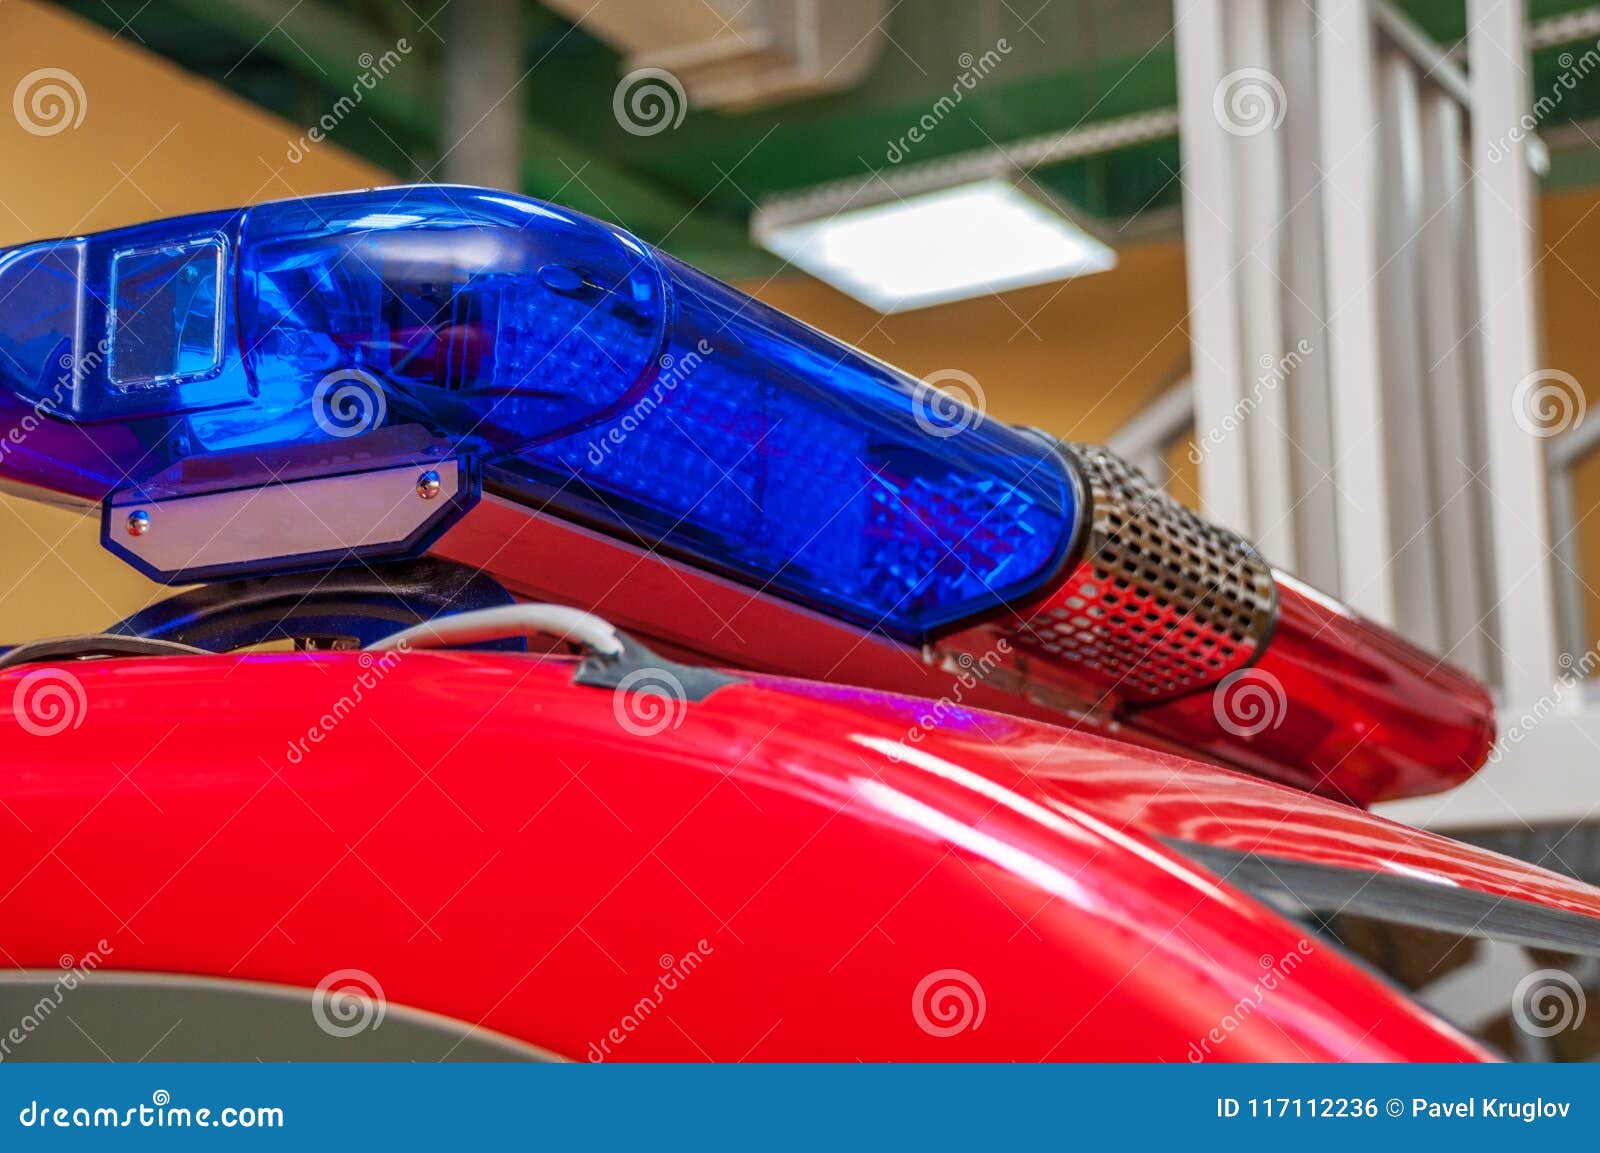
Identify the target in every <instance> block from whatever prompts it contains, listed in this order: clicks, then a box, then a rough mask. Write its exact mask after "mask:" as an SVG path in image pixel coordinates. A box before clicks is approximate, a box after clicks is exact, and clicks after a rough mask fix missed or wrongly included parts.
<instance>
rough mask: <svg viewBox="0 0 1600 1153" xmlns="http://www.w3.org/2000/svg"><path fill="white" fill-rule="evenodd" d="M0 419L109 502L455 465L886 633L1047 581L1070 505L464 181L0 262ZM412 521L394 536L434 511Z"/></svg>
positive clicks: (209, 572)
mask: <svg viewBox="0 0 1600 1153" xmlns="http://www.w3.org/2000/svg"><path fill="white" fill-rule="evenodd" d="M0 423H3V427H5V428H9V429H10V433H9V435H5V434H3V433H0V477H3V478H5V479H7V480H10V481H12V482H15V483H20V484H24V485H28V486H31V487H33V488H35V489H42V490H45V491H46V492H47V493H50V494H59V495H61V496H65V497H71V498H79V499H84V500H91V501H96V502H103V504H104V506H105V508H106V509H107V510H108V517H109V510H111V509H113V508H115V509H116V510H118V512H119V515H125V516H126V515H131V514H128V513H127V510H129V509H131V508H134V507H135V506H136V505H138V504H139V502H140V501H143V500H147V499H148V500H151V501H160V500H166V499H172V500H182V499H185V498H191V497H194V496H196V495H197V494H209V493H214V492H216V491H218V490H230V489H231V490H234V491H245V490H251V489H253V488H259V487H262V486H269V485H276V484H281V483H283V478H284V477H285V476H290V477H293V478H295V480H296V482H297V483H299V482H306V483H307V485H308V487H306V488H305V490H304V491H306V492H308V493H309V492H317V493H319V494H326V493H328V492H330V491H337V489H334V490H330V489H328V488H327V487H326V486H321V485H319V486H317V487H310V485H309V480H308V478H318V477H321V478H326V477H339V476H343V475H347V474H348V475H352V476H353V475H357V474H360V475H363V476H367V477H371V476H373V475H376V474H379V473H383V472H384V471H385V470H397V475H398V474H399V473H400V472H403V470H404V468H406V467H410V466H412V465H415V464H422V465H424V466H426V465H427V462H428V461H429V460H435V459H437V460H446V459H448V460H451V461H459V462H461V463H462V467H461V469H460V470H459V475H460V477H461V479H462V483H463V485H464V486H465V485H468V484H469V483H470V484H471V485H472V486H476V485H477V484H478V483H479V481H478V478H479V477H480V476H481V477H482V483H483V484H484V485H487V486H488V487H490V488H492V489H494V490H495V491H497V492H500V493H501V494H503V495H505V496H508V497H510V498H512V499H516V500H519V501H521V502H523V503H525V504H529V505H531V506H533V507H535V508H538V509H540V510H545V511H549V512H552V513H555V514H558V515H561V516H564V517H567V518H569V519H577V520H582V521H584V522H587V523H589V524H591V525H594V526H596V527H599V528H602V529H604V530H606V531H609V532H611V533H614V534H616V535H619V536H621V537H623V538H624V539H628V540H632V541H635V542H638V543H640V544H642V545H644V546H646V547H649V548H652V549H659V550H661V551H662V552H665V553H668V554H671V555H674V556H677V557H680V558H683V559H686V560H688V561H691V562H693V563H696V564H698V565H700V566H702V567H706V568H710V569H713V570H715V571H718V572H721V573H723V574H725V575H728V576H730V577H733V578H734V579H737V580H741V581H744V582H746V583H749V584H752V585H754V586H755V587H756V588H758V589H761V590H764V591H767V592H770V593H774V594H778V595H783V596H786V597H788V598H791V599H794V600H798V601H800V602H803V603H806V604H809V605H812V606H814V607H816V608H819V609H821V610H822V611H824V612H827V613H829V614H831V615H834V616H839V617H843V618H847V619H849V620H852V621H855V622H858V623H860V624H862V625H865V626H867V627H870V628H875V629H878V630H880V631H883V632H886V633H889V634H891V635H895V636H900V637H903V638H907V639H921V638H923V637H926V636H928V635H929V634H931V633H933V632H936V631H940V630H945V629H948V628H950V627H953V626H955V625H958V624H961V623H964V622H967V621H970V620H972V619H974V618H976V617H978V616H980V615H983V614H985V613H987V612H990V611H992V610H994V609H995V608H997V607H998V606H1000V605H1002V604H1005V603H1007V602H1010V601H1013V600H1017V599H1021V598H1025V597H1028V596H1030V595H1033V594H1036V593H1038V592H1041V591H1044V590H1045V589H1046V588H1048V587H1049V586H1050V585H1051V584H1052V578H1053V577H1055V576H1056V575H1057V573H1058V572H1059V570H1060V569H1061V568H1062V566H1063V565H1064V564H1065V563H1066V561H1067V559H1068V556H1069V553H1070V551H1071V549H1072V545H1073V542H1074V537H1075V531H1074V530H1075V526H1076V522H1077V517H1078V500H1077V497H1076V487H1075V486H1076V481H1075V479H1074V477H1073V475H1072V473H1071V472H1070V470H1069V468H1068V466H1067V465H1066V464H1065V463H1064V462H1063V461H1062V460H1061V458H1060V457H1059V455H1058V454H1057V452H1056V449H1055V448H1054V446H1053V445H1052V444H1049V443H1047V442H1046V441H1045V440H1044V439H1042V438H1038V437H1035V436H1033V435H1031V434H1028V433H1024V432H1020V431H1018V430H1015V429H1012V428H1010V427H1007V426H1005V425H1003V424H1001V423H999V422H997V421H990V420H984V419H982V417H981V414H979V413H976V412H974V411H973V410H971V409H970V408H967V407H965V406H964V405H962V404H960V403H959V402H956V401H954V400H952V399H951V398H948V397H945V396H944V395H943V394H939V393H937V392H935V391H934V390H932V389H930V388H929V387H928V386H927V385H925V384H923V383H922V382H919V381H917V380H915V379H913V378H911V377H909V376H907V375H905V374H904V373H901V372H899V371H897V370H895V369H893V368H891V367H889V366H887V365H884V364H882V363H880V362H878V361H876V360H873V359H871V358H870V357H867V356H865V355H864V354H862V353H860V352H859V351H857V350H855V349H852V348H850V347H848V346H846V345H844V344H841V343H839V342H838V341H835V340H833V339H831V338H829V337H827V336H825V335H823V334H821V333H819V332H816V331H815V330H813V329H810V328H808V327H806V326H805V325H803V324H800V323H799V322H797V321H795V320H793V319H791V318H789V317H787V316H784V315H782V314H781V313H778V312H775V311H773V310H772V309H770V308H767V307H765V306H764V305H762V304H760V303H758V302H756V301H755V300H753V299H752V298H750V297H749V296H746V295H745V294H743V293H740V292H738V291H737V290H735V289H732V288H730V287H728V286H727V285H724V284H722V283H720V282H718V281H715V280H713V279H711V278H710V277H707V276H705V275H703V274H701V273H699V272H697V271H695V270H694V269H692V268H689V267H688V266H686V265H684V264H682V263H680V262H678V261H677V260H675V259H673V258H672V257H670V256H667V255H666V254H664V253H661V252H659V251H656V250H654V249H651V248H650V247H648V246H647V245H644V244H642V243H641V242H640V241H638V240H636V239H634V238H633V237H631V236H629V235H627V234H626V233H623V232H621V231H619V230H617V229H614V228H611V227H609V226H607V225H604V224H602V223H600V222H598V221H595V220H591V219H589V218H587V217H584V216H581V215H579V214H577V213H572V212H567V211H565V210H562V209H558V208H555V207H552V206H550V205H546V204H541V203H538V202H536V201H532V200H527V199H524V198H521V197H517V196H511V195H507V194H504V193H498V192H492V191H488V190H483V189H472V188H459V187H447V186H437V185H425V186H418V187H411V188H392V189H381V190H376V191H368V192H358V193H347V194H338V195H333V196H323V197H313V198H310V199H306V200H299V201H285V202H279V203H273V204H265V205H261V206H258V207H254V208H247V209H239V210H235V211H229V212H219V213H209V214H205V215H201V216H191V217H184V218H179V219H174V220H166V221H159V222H155V223H152V224H146V225H140V226H137V227H134V228H127V229H121V230H117V231H114V232H105V233H100V234H96V235H93V236H88V237H80V238H73V239H68V240H60V241H48V242H45V243H41V244H33V245H28V246H25V247H23V248H18V249H14V250H12V251H10V252H8V253H5V254H3V255H0ZM452 475H454V474H452ZM475 497H476V488H475V487H474V488H472V490H471V491H468V490H467V489H466V488H464V489H463V491H462V492H460V493H457V494H456V495H455V496H454V498H453V500H452V503H451V508H452V509H453V510H454V514H455V515H459V514H460V513H461V512H464V511H465V510H466V509H467V508H469V507H470V504H471V502H472V500H473V499H475ZM317 499H328V498H327V497H326V495H321V496H319V497H318V498H317ZM213 503H215V502H213ZM136 511H137V510H136ZM219 523H220V522H219ZM113 527H114V526H112V524H111V522H110V520H109V519H108V521H107V529H106V532H107V541H108V544H112V545H113V547H117V545H116V543H115V539H114V538H115V533H114V532H113V531H112V529H113ZM426 527H427V531H426V532H422V531H421V529H420V528H418V527H417V526H416V525H413V526H411V528H410V529H409V530H408V535H405V537H404V539H403V541H401V542H400V543H399V544H397V545H395V546H394V547H396V548H401V549H404V550H408V551H416V550H417V549H419V548H422V547H425V546H426V544H427V543H428V542H429V541H431V539H432V538H433V537H434V536H436V535H437V533H438V532H439V531H442V530H443V528H445V527H447V523H445V521H443V520H437V521H436V522H430V523H429V524H428V525H427V526H426ZM141 531H143V530H141ZM150 531H151V532H152V533H153V532H154V531H156V529H155V528H154V527H152V528H151V529H150ZM219 531H220V530H219ZM123 544H124V546H126V544H127V542H123ZM351 547H352V549H353V550H354V551H356V552H357V553H358V554H359V553H360V545H359V542H351ZM117 551H119V552H123V553H124V555H128V554H127V552H126V548H125V547H117ZM215 551H216V550H215V549H213V550H211V554H208V555H212V554H214V553H215ZM261 552H262V550H261V548H260V547H259V542H256V547H254V548H253V550H251V551H250V553H249V555H250V558H251V559H250V560H249V561H248V562H247V563H242V564H241V567H242V568H244V569H246V570H248V571H267V570H270V569H271V568H273V567H275V566H274V564H273V563H272V562H271V561H269V560H264V559H262V556H261ZM130 559H134V560H135V563H139V561H138V560H137V559H136V558H135V557H132V556H130ZM212 559H213V560H215V557H214V555H212ZM277 561H278V562H279V563H278V564H277V565H276V567H294V566H295V565H296V564H297V563H301V564H303V563H304V558H298V557H295V556H285V557H281V558H277ZM317 563H319V564H326V563H329V557H328V555H327V553H326V550H323V551H322V552H319V553H318V555H317ZM146 567H153V568H154V570H155V573H154V575H159V576H164V577H166V578H167V579H180V578H182V577H186V576H187V577H189V578H193V577H195V576H197V575H201V576H206V577H210V576H214V575H217V574H218V572H219V571H221V569H219V568H218V566H217V565H215V564H210V565H208V566H207V567H206V568H205V569H204V571H203V572H199V573H197V572H192V571H186V570H184V569H183V568H182V567H181V566H180V567H178V568H176V569H172V568H170V567H162V566H148V565H147V566H146ZM223 567H224V568H225V567H226V566H223Z"/></svg>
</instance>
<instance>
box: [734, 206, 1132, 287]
mask: <svg viewBox="0 0 1600 1153" xmlns="http://www.w3.org/2000/svg"><path fill="white" fill-rule="evenodd" d="M772 217H773V214H770V213H761V214H758V215H757V217H756V220H755V224H754V232H755V239H756V242H757V243H758V244H760V245H761V246H762V247H764V248H766V249H768V250H769V251H771V252H775V253H777V254H778V255H779V256H781V257H783V258H784V259H786V260H788V261H790V262H791V263H793V264H794V265H796V266H797V267H799V268H802V269H804V270H805V271H807V272H809V273H811V275H813V276H815V277H817V278H819V279H821V280H825V281H827V282H828V283H829V284H831V285H833V286H834V287H835V288H837V289H839V290H840V291H841V292H847V293H849V294H850V295H851V296H853V297H855V298H856V299H857V300H860V301H863V302H865V303H867V304H870V305H871V306H872V307H873V308H876V309H877V310H878V311H879V312H902V311H905V310H907V309H912V308H923V307H925V306H927V305H930V304H942V303H944V302H946V301H951V300H964V299H966V298H967V297H971V296H983V295H986V294H988V293H991V292H1001V291H1004V290H1006V289H1011V288H1022V287H1024V286H1026V285H1030V284H1043V283H1045V282H1047V281H1051V280H1063V279H1065V278H1066V277H1069V276H1082V275H1084V274H1086V273H1091V272H1104V271H1105V270H1106V269H1108V268H1112V267H1114V266H1115V265H1116V263H1117V254H1116V253H1115V252H1113V251H1112V250H1111V249H1110V248H1108V247H1107V246H1106V245H1104V244H1102V243H1100V241H1098V240H1096V239H1095V238H1094V237H1092V236H1090V235H1089V234H1088V233H1087V232H1085V231H1084V230H1083V229H1081V228H1079V227H1078V226H1077V225H1075V224H1073V223H1072V221H1070V220H1068V219H1067V218H1066V217H1065V216H1063V215H1062V214H1061V213H1060V212H1058V211H1056V210H1055V209H1054V208H1052V207H1050V206H1048V205H1046V204H1044V203H1042V202H1041V201H1039V200H1036V199H1035V198H1033V197H1032V196H1029V195H1028V194H1027V193H1025V192H1023V191H1022V190H1021V189H1019V188H1018V187H1017V186H1016V185H1014V184H1012V183H1011V182H1010V181H1008V180H1001V179H994V180H980V181H978V182H977V183H974V184H962V185H957V186H955V187H953V188H944V189H939V190H938V191H935V192H927V193H921V194H919V195H916V196H910V197H907V198H905V199H900V200H894V201H891V202H889V203H885V204H875V205H872V206H871V207H867V208H858V209H852V210H848V211H844V212H839V213H837V214H835V215H832V216H827V217H821V218H817V219H810V220H797V221H793V222H792V223H778V222H777V221H775V220H774V219H773V218H772Z"/></svg>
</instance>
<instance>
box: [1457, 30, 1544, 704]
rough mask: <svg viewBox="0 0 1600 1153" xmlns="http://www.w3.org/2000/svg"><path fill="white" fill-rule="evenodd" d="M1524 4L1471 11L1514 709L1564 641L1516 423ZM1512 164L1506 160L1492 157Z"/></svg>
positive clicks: (1535, 361)
mask: <svg viewBox="0 0 1600 1153" xmlns="http://www.w3.org/2000/svg"><path fill="white" fill-rule="evenodd" d="M1524 9H1525V5H1524V3H1523V0H1467V24H1468V26H1469V27H1470V28H1471V29H1472V33H1471V35H1470V36H1469V37H1468V39H1467V59H1468V63H1469V69H1468V72H1469V76H1470V82H1471V86H1472V116H1471V120H1472V157H1471V163H1472V165H1473V168H1474V175H1473V183H1474V185H1475V193H1476V194H1475V195H1474V197H1473V210H1474V213H1475V215H1476V218H1477V221H1476V222H1477V229H1476V231H1477V240H1478V253H1477V257H1478V300H1479V302H1480V310H1481V315H1480V316H1479V318H1478V324H1479V330H1480V331H1481V333H1482V357H1483V375H1484V390H1483V391H1484V403H1485V428H1486V434H1487V448H1488V477H1489V488H1490V491H1491V492H1492V493H1493V500H1492V505H1491V509H1490V520H1489V527H1490V542H1491V545H1492V548H1493V553H1494V572H1495V596H1496V598H1497V608H1496V611H1497V614H1498V619H1499V629H1498V632H1499V641H1500V651H1501V670H1500V683H1501V687H1502V689H1503V690H1504V693H1505V699H1506V701H1507V703H1508V704H1509V705H1513V706H1515V705H1517V704H1525V703H1527V702H1531V701H1535V700H1537V699H1538V698H1539V697H1540V696H1541V694H1545V693H1547V692H1548V691H1549V689H1550V685H1551V682H1552V680H1553V679H1554V677H1555V676H1556V671H1557V670H1556V660H1555V658H1556V647H1557V646H1556V635H1555V614H1554V607H1553V591H1552V585H1551V554H1550V540H1549V528H1548V519H1547V515H1548V514H1547V505H1546V490H1545V466H1544V456H1543V447H1544V442H1543V441H1542V440H1540V439H1539V438H1537V437H1535V436H1533V435H1532V434H1531V433H1530V432H1529V431H1527V430H1526V429H1524V428H1523V427H1522V425H1521V424H1520V423H1519V422H1518V421H1517V419H1516V407H1515V401H1514V397H1515V394H1516V390H1517V386H1518V385H1519V383H1520V382H1522V381H1524V380H1526V379H1527V378H1528V377H1529V376H1530V375H1532V374H1533V373H1535V372H1537V371H1538V370H1539V367H1540V361H1539V351H1538V349H1539V344H1538V335H1537V329H1536V328H1535V320H1534V282H1533V274H1534V258H1533V252H1534V241H1535V238H1536V236H1537V223H1538V222H1537V218H1536V215H1535V212H1536V202H1535V200H1534V189H1533V174H1532V173H1531V172H1530V171H1529V169H1528V166H1527V164H1526V163H1525V162H1524V159H1523V155H1522V149H1521V148H1520V147H1513V148H1511V149H1510V150H1509V151H1510V155H1504V153H1505V152H1506V151H1507V144H1506V142H1507V141H1519V140H1521V139H1522V138H1523V136H1524V135H1525V134H1526V133H1525V130H1524V128H1523V117H1524V116H1525V115H1526V114H1527V113H1528V107H1529V90H1528V89H1529V84H1528V68H1529V62H1528V52H1527V44H1526V36H1525V32H1524V25H1525V20H1526V15H1527V14H1526V12H1525V10H1524ZM1496 155H1498V156H1500V159H1499V160H1498V161H1494V160H1491V159H1490V157H1491V156H1496Z"/></svg>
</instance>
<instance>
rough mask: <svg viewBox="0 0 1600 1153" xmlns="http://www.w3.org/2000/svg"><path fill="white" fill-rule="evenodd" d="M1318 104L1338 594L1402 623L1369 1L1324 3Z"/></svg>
mask: <svg viewBox="0 0 1600 1153" xmlns="http://www.w3.org/2000/svg"><path fill="white" fill-rule="evenodd" d="M1317 15H1318V17H1319V18H1320V19H1321V22H1322V32H1321V35H1320V36H1318V38H1317V48H1318V59H1317V65H1318V70H1319V75H1320V78H1321V80H1322V83H1323V84H1324V85H1326V86H1330V87H1332V86H1335V85H1336V86H1337V91H1333V92H1324V93H1322V97H1323V98H1322V99H1319V100H1318V107H1319V109H1320V113H1321V129H1322V168H1323V172H1324V173H1325V187H1324V190H1323V198H1322V200H1323V212H1324V230H1323V236H1324V238H1325V245H1324V259H1325V260H1326V262H1327V282H1328V326H1327V341H1328V352H1327V355H1328V358H1329V366H1330V389H1331V392H1332V400H1333V444H1334V453H1335V456H1336V466H1335V477H1334V483H1335V486H1336V493H1337V496H1336V500H1335V504H1336V507H1337V510H1338V525H1339V554H1340V555H1339V571H1340V595H1341V596H1342V597H1343V598H1344V599H1345V600H1346V601H1348V602H1350V604H1352V605H1354V606H1355V607H1356V608H1357V609H1359V610H1360V611H1362V612H1363V613H1365V614H1366V615H1367V616H1369V617H1371V618H1373V619H1374V620H1377V621H1380V622H1383V623H1385V624H1393V623H1395V588H1394V571H1393V568H1392V567H1391V565H1390V563H1389V562H1390V558H1391V549H1392V545H1393V537H1392V533H1391V528H1390V517H1389V493H1390V487H1389V466H1388V459H1387V456H1386V454H1385V452H1384V437H1385V435H1386V434H1385V431H1384V420H1385V413H1384V397H1383V386H1384V380H1383V358H1382V356H1381V354H1380V348H1379V343H1378V294H1377V279H1378V267H1379V262H1378V211H1377V206H1378V197H1377V187H1378V161H1379V157H1380V156H1381V137H1380V135H1379V132H1378V120H1377V111H1376V101H1375V84H1374V78H1373V30H1372V8H1371V4H1370V3H1369V0H1318V2H1317Z"/></svg>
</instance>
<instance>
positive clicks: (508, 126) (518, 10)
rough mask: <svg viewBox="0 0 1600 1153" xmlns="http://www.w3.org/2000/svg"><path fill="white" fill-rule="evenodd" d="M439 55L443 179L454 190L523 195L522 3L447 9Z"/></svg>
mask: <svg viewBox="0 0 1600 1153" xmlns="http://www.w3.org/2000/svg"><path fill="white" fill-rule="evenodd" d="M449 21H450V35H449V42H448V44H447V45H446V48H445V67H444V74H445V75H444V79H445V86H444V87H445V92H444V95H445V100H444V113H445V115H444V149H445V152H444V158H443V159H444V171H445V176H446V179H448V180H451V181H454V182H456V183H460V184H483V185H487V186H488V187H490V188H503V189H505V190H507V191H509V192H515V191H517V190H518V189H519V188H521V187H522V174H521V171H520V168H521V158H522V128H523V115H522V111H523V105H524V103H525V99H526V96H527V93H526V92H525V91H524V90H523V89H522V88H520V87H519V85H520V83H521V80H522V78H523V66H524V64H523V56H524V53H525V50H526V46H525V45H524V43H523V39H522V30H523V20H522V0H473V3H471V4H467V3H464V2H458V3H455V4H452V5H451V6H450V15H449Z"/></svg>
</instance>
